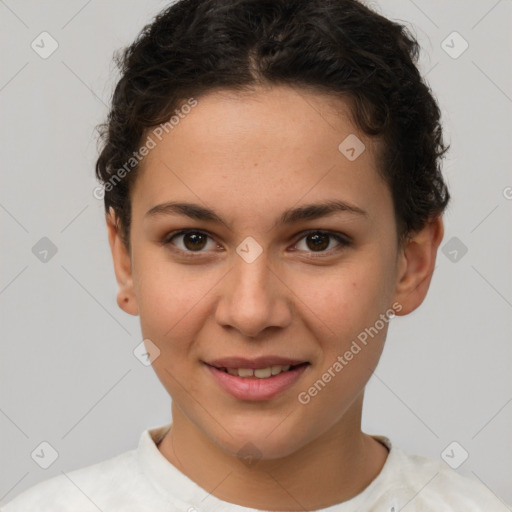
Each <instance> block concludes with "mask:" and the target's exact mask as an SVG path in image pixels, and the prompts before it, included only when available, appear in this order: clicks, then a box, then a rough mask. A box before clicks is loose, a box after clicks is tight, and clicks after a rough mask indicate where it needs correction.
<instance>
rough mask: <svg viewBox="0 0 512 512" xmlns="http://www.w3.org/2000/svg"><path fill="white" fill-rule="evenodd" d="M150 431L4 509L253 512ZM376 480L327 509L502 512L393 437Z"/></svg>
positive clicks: (487, 496)
mask: <svg viewBox="0 0 512 512" xmlns="http://www.w3.org/2000/svg"><path fill="white" fill-rule="evenodd" d="M169 428H170V425H164V426H160V427H156V428H152V429H148V430H145V431H144V432H143V433H142V435H141V437H140V441H139V446H138V448H137V449H136V450H130V451H127V452H124V453H121V454H120V455H117V456H115V457H112V458H110V459H107V460H104V461H102V462H99V463H96V464H93V465H90V466H86V467H83V468H79V469H76V470H73V471H70V472H68V473H64V474H61V475H58V476H55V477H52V478H50V479H47V480H46V481H43V482H40V483H38V484H37V485H34V486H33V487H31V488H29V489H27V490H25V491H24V492H22V493H21V494H19V495H18V496H17V497H16V498H14V499H13V500H12V501H10V502H9V503H7V504H6V505H4V506H3V507H2V509H1V510H2V512H98V511H101V512H114V511H115V512H117V511H121V510H122V511H129V512H160V511H166V512H178V511H179V512H214V511H215V512H216V511H230V512H254V511H256V510H257V509H253V508H247V507H242V506H240V505H235V504H233V503H228V502H226V501H223V500H220V499H218V498H216V497H215V496H213V495H212V494H210V493H209V492H207V491H205V490H204V489H202V488H201V487H199V486H198V485H197V484H196V483H195V482H194V481H192V480H190V479H189V478H188V477H187V476H185V475H184V474H183V473H181V472H180V471H179V470H178V469H177V468H176V467H175V466H174V465H173V464H171V463H170V462H169V461H168V460H167V459H166V458H165V457H164V456H163V455H162V454H161V453H160V451H159V450H158V447H157V444H158V443H159V441H160V440H161V439H162V438H163V436H164V435H165V434H166V432H167V431H168V430H169ZM373 437H374V438H375V439H377V440H378V441H380V442H381V443H383V444H385V445H386V446H387V447H388V449H389V454H388V457H387V459H386V462H385V464H384V466H383V468H382V470H381V472H380V473H379V474H378V475H377V477H376V478H375V479H374V480H373V481H372V482H371V483H370V485H368V487H366V489H365V490H364V491H363V492H361V493H360V494H358V495H357V496H355V497H354V498H352V499H350V500H348V501H345V502H343V503H339V504H337V505H332V506H330V507H327V508H323V509H321V511H322V512H355V511H358V512H363V511H364V512H366V511H368V512H377V511H378V512H399V511H403V512H412V511H415V512H419V511H422V512H423V511H432V512H448V511H450V512H476V511H479V512H493V511H496V512H500V511H501V512H503V510H505V509H504V507H503V504H502V503H501V502H500V501H499V500H498V498H497V497H496V496H494V495H493V494H492V493H491V492H490V491H489V490H488V489H487V488H486V487H485V486H484V485H483V484H481V483H480V482H478V481H473V480H472V479H469V478H466V477H463V476H461V475H459V474H458V473H456V472H455V471H454V470H452V469H451V468H450V467H448V466H447V465H446V464H445V463H444V462H442V461H441V460H438V461H436V460H432V459H427V458H425V457H420V456H416V455H409V454H407V453H405V452H404V451H402V450H401V449H400V448H397V447H396V446H393V445H392V443H391V442H390V441H389V439H388V438H386V437H383V436H373Z"/></svg>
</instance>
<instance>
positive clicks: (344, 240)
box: [161, 229, 351, 258]
mask: <svg viewBox="0 0 512 512" xmlns="http://www.w3.org/2000/svg"><path fill="white" fill-rule="evenodd" d="M190 233H198V234H201V235H206V236H207V237H208V238H210V239H211V240H214V239H213V236H212V235H211V234H210V233H208V231H202V230H198V229H184V230H181V231H174V232H172V233H169V234H168V235H167V236H165V238H164V239H163V240H162V242H161V243H162V245H164V246H173V247H171V249H172V250H173V251H177V252H179V253H180V254H181V255H183V256H185V257H186V258H195V257H197V256H198V255H200V254H201V253H203V252H205V251H189V250H187V251H185V250H183V249H179V248H178V247H175V246H174V244H173V243H172V240H173V239H174V238H176V237H178V236H181V235H186V234H190ZM312 234H322V235H328V236H330V237H331V238H334V239H335V240H336V241H337V242H338V243H339V244H340V245H339V246H338V247H334V248H332V249H328V250H326V251H318V252H315V251H306V252H309V253H310V254H311V255H310V256H308V257H309V258H322V257H324V256H323V255H331V252H332V251H339V250H341V249H343V248H346V247H349V246H350V245H351V241H350V239H349V238H348V237H347V236H346V235H343V234H342V233H336V232H331V231H326V230H321V229H312V230H309V231H305V232H302V233H300V235H301V237H300V238H298V239H297V241H296V242H295V244H294V245H297V244H298V243H299V242H300V241H301V240H302V239H304V238H306V237H307V236H308V235H312ZM298 252H303V251H298Z"/></svg>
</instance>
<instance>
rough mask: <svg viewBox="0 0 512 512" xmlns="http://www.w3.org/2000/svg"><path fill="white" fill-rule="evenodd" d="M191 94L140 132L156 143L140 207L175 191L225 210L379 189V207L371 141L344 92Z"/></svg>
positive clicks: (350, 196) (363, 197)
mask: <svg viewBox="0 0 512 512" xmlns="http://www.w3.org/2000/svg"><path fill="white" fill-rule="evenodd" d="M196 101H197V103H196V104H195V106H193V107H191V108H187V109H185V110H183V112H181V115H179V116H176V118H175V120H174V122H173V124H172V125H170V124H169V125H168V126H167V129H165V130H162V128H161V127H160V130H159V131H157V132H156V133H157V135H158V136H157V135H155V129H150V130H148V131H147V132H146V134H145V137H150V138H152V139H153V140H154V142H155V144H154V147H153V148H152V149H151V150H150V151H149V152H148V154H147V156H146V157H145V158H144V160H143V161H142V165H141V167H140V170H139V176H138V177H137V181H136V183H135V189H134V193H133V202H134V204H133V209H134V211H135V210H136V211H137V212H138V213H139V214H143V213H145V212H146V211H147V210H148V209H150V208H151V207H153V206H155V205H156V204H158V203H162V202H165V201H169V200H173V199H181V200H189V201H193V202H195V203H198V202H203V203H205V204H211V205H215V206H217V207H219V208H223V209H224V212H225V213H226V214H227V215H229V214H231V215H235V213H236V214H238V215H240V213H241V212H243V211H244V210H245V211H250V210H251V209H254V208H256V210H253V211H259V212H261V211H262V209H268V210H269V211H273V212H275V211H276V209H278V208H282V209H284V208H285V206H291V205H292V204H295V203H297V202H298V201H300V200H301V199H303V200H304V201H303V202H308V203H311V202H312V201H314V200H324V199H335V198H338V199H343V200H346V201H347V202H351V203H356V202H357V201H366V202H372V201H369V199H370V198H371V196H379V201H373V203H374V207H375V208H376V209H377V208H379V207H382V206H385V205H381V204H380V203H381V202H382V201H381V200H384V202H385V201H386V200H389V199H390V197H389V194H388V192H387V187H386V185H385V184H384V182H383V181H382V179H381V178H380V175H379V173H378V172H377V167H376V165H377V164H376V162H377V158H376V152H377V151H378V146H377V142H376V141H375V140H374V139H371V138H369V137H367V136H366V135H365V134H364V133H362V132H361V131H360V130H359V129H358V128H357V127H356V126H355V124H354V123H353V121H352V115H351V111H350V105H349V103H348V102H347V101H345V100H342V99H340V98H334V97H332V96H327V95H325V94H319V93H314V92H308V91H306V90H301V89H297V88H295V87H294V88H291V87H272V88H260V89H256V90H255V91H252V92H243V93H239V92H234V91H225V90H224V91H216V92H213V93H209V94H207V95H205V96H201V97H199V98H197V99H196ZM156 129H157V130H158V127H156ZM374 199H375V197H374ZM143 210H144V211H143Z"/></svg>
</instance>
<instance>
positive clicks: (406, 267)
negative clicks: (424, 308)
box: [395, 216, 444, 315]
mask: <svg viewBox="0 0 512 512" xmlns="http://www.w3.org/2000/svg"><path fill="white" fill-rule="evenodd" d="M443 235H444V226H443V221H442V218H441V216H438V217H435V218H434V219H433V220H431V221H429V222H428V223H427V225H426V226H425V227H424V228H423V229H421V230H420V231H418V232H416V233H413V234H412V235H410V236H409V238H408V239H407V240H406V241H405V242H404V245H403V247H402V248H401V253H400V255H399V262H398V268H399V271H398V276H397V284H396V290H395V301H396V302H398V303H399V304H401V306H402V309H400V310H399V311H398V310H397V311H396V314H397V315H407V314H408V313H411V312H412V311H414V310H415V309H416V308H417V307H418V306H419V305H420V304H421V303H422V302H423V300H424V299H425V296H426V295H427V291H428V289H429V286H430V281H431V279H432V274H433V273H434V267H435V263H436V255H437V249H438V247H439V244H440V243H441V240H442V239H443Z"/></svg>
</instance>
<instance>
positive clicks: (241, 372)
mask: <svg viewBox="0 0 512 512" xmlns="http://www.w3.org/2000/svg"><path fill="white" fill-rule="evenodd" d="M310 364H311V363H310V362H309V361H303V360H302V361H301V360H296V359H288V358H281V357H263V358H258V359H252V360H249V359H244V358H227V359H218V360H215V361H210V362H207V363H205V366H206V368H207V369H208V370H209V374H210V375H211V376H213V378H214V380H215V381H216V382H217V384H219V385H220V387H221V388H222V389H223V390H224V391H226V392H228V393H229V394H230V395H232V396H233V397H235V398H237V399H239V400H250V401H254V400H269V399H271V398H273V397H275V396H277V395H279V394H281V393H282V392H284V391H286V390H287V389H289V388H291V387H292V386H293V385H294V384H296V382H297V381H298V380H299V379H300V378H301V376H302V374H303V373H304V371H305V370H306V369H307V367H308V366H310Z"/></svg>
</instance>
